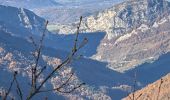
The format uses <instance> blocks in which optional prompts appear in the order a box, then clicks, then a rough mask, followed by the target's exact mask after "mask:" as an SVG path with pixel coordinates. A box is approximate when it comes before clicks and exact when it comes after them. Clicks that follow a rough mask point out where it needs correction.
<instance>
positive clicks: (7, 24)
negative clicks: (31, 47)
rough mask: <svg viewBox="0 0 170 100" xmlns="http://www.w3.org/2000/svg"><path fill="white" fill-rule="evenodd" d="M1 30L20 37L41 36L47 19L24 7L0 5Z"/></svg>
mask: <svg viewBox="0 0 170 100" xmlns="http://www.w3.org/2000/svg"><path fill="white" fill-rule="evenodd" d="M0 13H1V16H0V26H1V30H3V31H5V32H7V33H9V34H11V35H16V36H20V37H25V36H32V35H37V36H40V34H41V33H42V31H43V29H44V27H45V20H44V19H42V18H40V17H39V16H37V15H35V14H34V13H33V12H31V11H29V10H26V9H24V8H19V9H18V8H15V7H8V6H2V5H1V6H0ZM25 38H26V37H25Z"/></svg>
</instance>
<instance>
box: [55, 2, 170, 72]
mask: <svg viewBox="0 0 170 100" xmlns="http://www.w3.org/2000/svg"><path fill="white" fill-rule="evenodd" d="M169 13H170V3H169V2H168V1H165V0H129V1H125V2H123V3H120V4H118V5H115V6H113V7H111V8H109V9H106V10H105V11H103V12H99V13H98V14H96V15H92V16H89V17H87V18H85V20H84V22H83V24H84V25H82V27H81V29H82V32H84V33H87V32H106V36H105V38H104V39H103V40H102V41H101V43H100V45H99V46H98V49H97V54H96V55H94V56H93V57H92V58H94V59H97V60H99V61H104V62H108V63H109V65H108V66H109V67H110V68H112V69H114V70H117V71H121V72H123V71H125V70H128V69H131V68H133V67H135V66H137V65H139V64H141V63H143V62H146V61H152V60H155V59H157V58H158V57H159V56H160V55H162V54H165V53H167V52H169V50H170V48H169V47H170V46H169V38H170V36H169V24H170V23H169V18H170V17H169ZM75 25H76V23H74V24H70V25H60V26H59V28H58V30H56V31H57V32H58V33H61V34H62V33H75V31H76V29H75V28H74V27H75Z"/></svg>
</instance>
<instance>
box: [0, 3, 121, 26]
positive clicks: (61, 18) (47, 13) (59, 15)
mask: <svg viewBox="0 0 170 100" xmlns="http://www.w3.org/2000/svg"><path fill="white" fill-rule="evenodd" d="M18 2H19V3H18ZM118 2H120V1H118V0H90V1H89V0H45V1H44V0H0V4H1V5H9V6H14V7H22V8H26V9H29V10H31V11H34V12H35V13H36V14H38V15H39V16H41V17H43V18H45V19H47V20H49V22H50V23H51V24H56V23H61V24H68V23H70V22H71V23H72V22H75V21H77V20H78V19H79V17H80V16H89V15H92V14H94V13H96V12H98V11H101V10H103V9H106V8H108V7H111V6H112V5H114V4H115V3H118Z"/></svg>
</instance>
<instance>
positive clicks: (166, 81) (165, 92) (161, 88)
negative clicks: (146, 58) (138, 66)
mask: <svg viewBox="0 0 170 100" xmlns="http://www.w3.org/2000/svg"><path fill="white" fill-rule="evenodd" d="M130 97H131V98H132V97H133V96H132V94H130V95H129V97H126V98H124V99H123V100H131V99H130ZM135 98H138V100H148V99H153V100H157V99H158V100H169V98H170V74H167V75H166V76H164V77H163V78H161V79H160V80H157V81H156V82H154V83H152V84H149V85H148V86H146V87H145V88H143V89H141V90H138V91H136V92H135Z"/></svg>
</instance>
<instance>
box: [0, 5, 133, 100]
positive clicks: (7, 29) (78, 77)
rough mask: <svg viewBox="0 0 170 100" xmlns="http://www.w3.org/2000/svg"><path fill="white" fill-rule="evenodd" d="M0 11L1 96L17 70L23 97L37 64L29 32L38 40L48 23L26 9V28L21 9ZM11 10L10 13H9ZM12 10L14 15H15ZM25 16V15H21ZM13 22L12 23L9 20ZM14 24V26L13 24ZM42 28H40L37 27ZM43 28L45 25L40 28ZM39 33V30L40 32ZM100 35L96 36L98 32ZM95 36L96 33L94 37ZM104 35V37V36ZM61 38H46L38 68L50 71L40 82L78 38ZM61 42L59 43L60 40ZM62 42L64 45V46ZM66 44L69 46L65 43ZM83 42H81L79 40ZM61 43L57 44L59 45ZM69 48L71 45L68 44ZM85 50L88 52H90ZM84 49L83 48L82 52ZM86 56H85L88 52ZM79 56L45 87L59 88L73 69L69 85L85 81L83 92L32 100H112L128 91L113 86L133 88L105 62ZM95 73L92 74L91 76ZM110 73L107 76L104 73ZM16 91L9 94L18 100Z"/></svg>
mask: <svg viewBox="0 0 170 100" xmlns="http://www.w3.org/2000/svg"><path fill="white" fill-rule="evenodd" d="M0 9H1V10H0V12H1V14H2V16H3V17H1V22H2V23H3V24H2V23H0V25H1V26H2V27H0V77H1V78H2V79H1V81H0V93H1V95H4V93H5V90H7V89H8V87H9V85H10V84H9V83H10V82H11V78H12V74H13V73H14V71H17V72H18V80H19V83H20V84H21V87H22V89H23V93H24V95H23V96H24V97H25V96H26V95H27V94H28V89H29V80H30V76H31V72H30V71H31V66H32V65H33V64H34V57H33V56H32V55H31V54H32V52H34V49H35V48H34V46H33V44H32V43H30V41H28V39H27V37H29V36H30V33H29V32H35V31H36V34H33V35H31V36H32V37H33V38H34V39H36V41H38V40H39V39H40V33H41V31H42V28H43V27H44V24H43V23H44V22H45V20H44V19H42V18H40V17H38V16H36V15H35V14H34V13H32V12H30V11H28V10H26V9H23V10H24V12H25V13H26V15H27V16H24V17H21V18H23V19H25V18H26V19H29V24H28V25H29V26H31V27H27V24H26V25H25V24H24V23H25V20H20V19H19V18H20V17H19V16H17V15H20V13H21V12H20V9H17V8H14V7H9V6H8V7H7V6H0ZM8 10H9V11H8ZM12 11H13V13H12ZM6 12H11V13H10V16H13V18H11V19H10V17H9V15H8V14H7V13H6ZM22 14H23V13H22ZM9 19H10V20H9ZM31 19H34V20H31ZM13 23H14V24H13ZM38 25H40V27H38ZM41 25H42V26H41ZM38 30H39V31H38ZM96 34H97V33H96ZM83 35H88V37H90V34H80V39H83V38H84V36H83ZM93 35H95V34H93ZM93 35H92V38H91V39H90V41H89V42H90V43H92V42H93V40H94V39H95V38H94V37H96V36H93ZM103 35H104V34H103ZM103 35H102V34H101V36H100V35H99V36H98V38H99V39H98V40H96V41H95V42H96V43H94V44H91V45H92V46H94V50H92V52H90V53H89V55H91V54H93V53H94V52H95V49H96V47H97V45H98V42H100V38H103ZM61 37H62V38H61V39H60V37H59V35H57V36H56V35H52V34H51V33H48V35H47V38H46V39H45V42H47V41H48V43H45V44H44V47H43V52H42V56H41V63H40V65H39V67H40V68H41V67H42V66H43V65H47V66H48V68H47V70H46V71H44V73H43V75H42V77H40V79H39V81H40V82H41V81H42V80H43V79H44V76H45V75H47V74H48V73H49V72H50V71H51V70H52V69H53V68H54V67H56V66H57V65H58V64H59V63H61V61H62V60H64V59H65V57H66V56H67V55H68V54H69V52H68V51H69V50H68V51H64V50H63V48H64V47H63V46H64V45H65V44H68V43H67V42H68V41H67V39H68V40H69V42H70V41H72V40H73V41H74V38H73V37H75V36H74V35H72V36H70V37H69V36H68V37H69V38H64V37H63V36H61ZM57 39H58V40H57ZM55 41H59V43H60V44H59V46H58V47H60V46H62V48H60V49H61V50H59V49H57V46H55V45H56V43H53V44H52V42H55ZM61 42H63V43H61ZM65 42H66V43H65ZM80 42H81V41H80ZM57 43H58V42H57ZM68 46H69V48H67V49H70V47H71V46H70V44H68ZM87 47H88V49H90V47H91V46H87ZM88 49H86V50H88ZM82 50H83V49H82ZM85 54H86V53H85ZM78 58H79V56H78V57H77V56H76V57H75V58H74V60H76V61H75V62H73V63H71V64H69V65H68V66H65V67H64V68H63V69H61V71H60V72H59V73H61V77H59V76H54V77H53V78H52V79H51V80H49V81H48V83H47V84H46V85H45V86H44V89H46V88H52V87H56V86H58V83H61V80H62V78H63V79H67V77H68V76H67V75H68V74H69V73H71V72H70V71H72V69H73V70H74V71H75V75H74V78H73V80H72V81H71V82H70V84H71V86H72V85H75V84H76V83H77V82H81V81H83V82H85V83H86V85H85V86H83V87H81V88H80V89H78V90H76V91H74V92H73V93H71V94H61V93H55V92H54V93H53V92H52V93H43V94H40V95H38V96H36V97H35V98H34V99H33V100H37V99H38V100H40V99H43V98H44V97H46V96H48V99H50V100H55V99H56V98H57V99H61V100H62V99H63V98H66V99H69V100H72V99H73V98H76V99H78V100H79V99H90V100H91V99H92V100H96V99H105V100H111V98H116V96H115V97H113V96H112V95H113V93H114V92H116V91H119V92H120V93H124V94H122V95H121V96H119V97H117V98H119V99H120V98H122V97H123V96H125V90H123V89H122V88H121V87H120V88H118V89H112V87H114V86H117V87H119V86H120V84H124V85H127V86H130V85H131V84H132V79H131V78H130V77H127V76H125V75H123V74H122V73H119V72H115V71H113V70H110V69H108V68H106V65H107V64H106V63H103V62H99V61H96V60H92V59H89V58H87V57H83V56H82V57H81V58H80V59H78ZM91 73H93V75H91ZM105 73H107V74H105ZM4 77H7V79H5V80H4ZM117 83H119V84H117ZM15 90H16V88H15V87H13V88H12V92H11V93H10V96H11V97H15V99H19V98H17V97H16V95H17V93H16V91H15Z"/></svg>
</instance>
